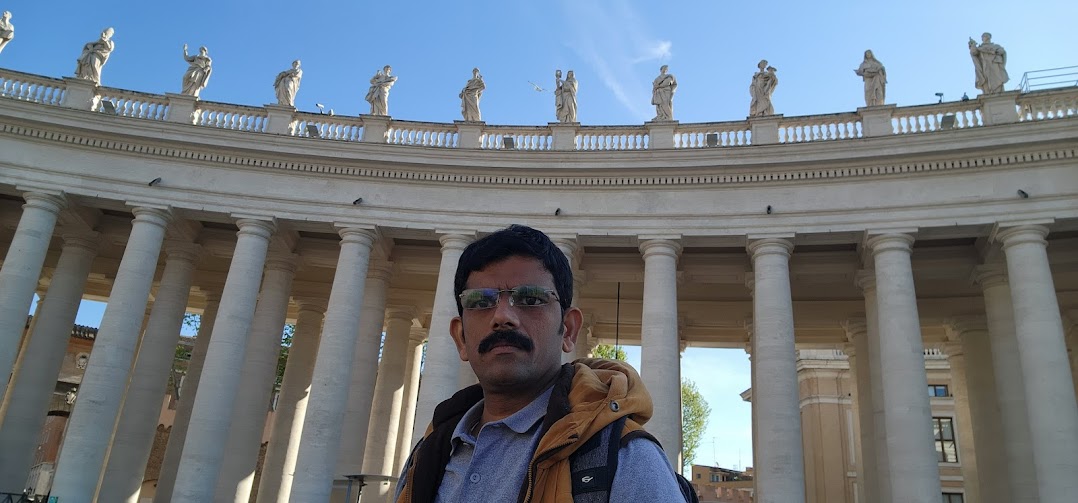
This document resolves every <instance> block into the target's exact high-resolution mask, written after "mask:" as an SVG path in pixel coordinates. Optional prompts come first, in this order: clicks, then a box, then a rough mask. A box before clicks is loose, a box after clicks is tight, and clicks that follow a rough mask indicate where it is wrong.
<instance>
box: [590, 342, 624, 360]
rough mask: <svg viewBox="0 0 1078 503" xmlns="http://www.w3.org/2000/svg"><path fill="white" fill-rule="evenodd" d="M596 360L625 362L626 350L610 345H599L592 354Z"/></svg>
mask: <svg viewBox="0 0 1078 503" xmlns="http://www.w3.org/2000/svg"><path fill="white" fill-rule="evenodd" d="M591 354H592V355H594V356H595V357H596V358H606V359H608V360H621V361H625V358H626V356H625V350H624V349H621V348H620V347H617V348H615V347H614V346H611V345H609V344H599V345H598V346H595V349H594V350H592V352H591Z"/></svg>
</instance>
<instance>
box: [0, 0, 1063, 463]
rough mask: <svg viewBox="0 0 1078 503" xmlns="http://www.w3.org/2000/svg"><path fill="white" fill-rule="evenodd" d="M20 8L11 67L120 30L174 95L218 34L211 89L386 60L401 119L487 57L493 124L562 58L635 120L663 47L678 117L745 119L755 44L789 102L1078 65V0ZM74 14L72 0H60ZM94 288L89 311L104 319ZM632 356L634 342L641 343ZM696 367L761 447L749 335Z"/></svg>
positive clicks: (364, 69)
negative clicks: (188, 51)
mask: <svg viewBox="0 0 1078 503" xmlns="http://www.w3.org/2000/svg"><path fill="white" fill-rule="evenodd" d="M0 9H5V10H10V11H11V12H12V14H13V17H12V22H13V24H14V25H15V28H16V38H15V40H14V41H12V43H11V44H10V45H8V47H7V48H6V49H4V52H3V53H2V54H0V67H4V68H9V69H13V70H19V71H23V72H29V73H37V74H42V75H47V76H52V77H61V76H69V75H71V74H72V73H73V71H74V67H75V58H76V57H77V56H78V54H79V52H80V50H81V47H82V45H83V44H85V43H86V42H89V41H91V40H94V39H96V38H97V36H98V34H99V33H100V32H101V30H103V29H104V28H105V27H108V26H112V27H114V28H115V29H116V35H115V37H114V40H115V41H116V50H115V52H114V53H113V54H112V57H111V59H110V60H109V62H108V64H107V65H106V67H105V69H104V72H103V78H102V81H103V82H102V83H103V84H104V85H106V86H109V87H119V88H124V89H133V90H138V91H143V92H150V93H156V94H162V93H165V92H178V91H179V88H180V78H181V75H182V74H183V71H184V70H185V69H186V67H187V65H186V63H185V62H184V61H183V60H182V59H181V56H180V51H181V47H182V46H183V44H185V43H186V44H189V45H190V46H191V48H192V50H197V48H198V47H199V46H201V45H205V46H207V47H208V48H209V53H210V56H211V57H212V58H213V65H214V66H213V68H214V72H213V76H212V77H211V79H210V82H209V86H208V87H207V88H206V89H205V90H204V91H203V93H202V99H205V100H210V101H219V102H228V103H238V104H246V105H262V104H266V103H271V102H273V101H274V94H273V89H272V82H273V79H274V76H275V75H276V74H277V72H279V71H281V70H284V69H286V68H288V67H289V65H290V64H291V62H292V60H294V59H297V58H298V59H301V60H302V61H303V69H304V78H303V82H302V86H301V88H300V91H299V95H298V98H297V100H296V104H297V107H298V108H300V109H301V110H306V111H315V110H316V108H315V103H323V104H325V105H326V107H327V108H333V109H334V110H335V111H336V113H337V114H341V115H356V114H358V113H361V112H362V113H365V112H366V111H367V109H368V108H367V107H368V106H367V104H366V103H365V102H364V101H363V96H364V95H365V94H366V91H367V87H368V85H369V84H368V81H369V79H370V77H371V76H372V75H373V74H374V72H375V71H377V70H378V69H379V68H381V67H382V66H383V65H386V64H390V65H392V66H393V70H394V74H395V75H397V76H398V77H399V80H398V81H397V84H396V86H395V87H394V88H393V90H392V92H391V94H390V101H389V111H390V114H391V115H392V116H393V117H394V118H397V119H408V120H418V121H434V122H450V121H453V120H457V119H460V108H459V107H460V102H459V99H458V98H457V93H458V92H459V91H460V89H461V87H463V86H464V83H465V82H466V81H467V79H468V78H469V77H470V71H471V68H472V67H475V66H478V67H479V68H480V69H481V71H482V73H483V75H484V77H485V79H486V85H487V90H486V93H485V94H484V95H483V100H482V104H481V106H482V111H483V118H484V119H485V120H486V122H487V123H490V124H525V125H540V124H546V123H547V122H551V121H553V120H554V107H553V102H554V98H553V95H552V94H551V93H550V92H549V91H546V92H537V91H535V90H534V88H533V87H532V85H531V84H529V81H530V82H535V83H536V84H538V85H539V86H541V87H545V88H549V87H551V86H552V84H553V78H554V77H553V74H554V70H555V69H558V68H560V69H562V70H569V69H572V70H575V73H576V77H577V79H578V81H579V82H580V91H579V95H578V99H579V119H580V121H581V123H583V124H584V125H592V124H595V125H598V124H641V123H643V122H644V121H646V120H649V119H650V118H651V117H652V116H653V115H654V109H653V107H651V106H650V104H649V102H650V92H651V91H650V90H651V81H652V79H653V78H654V77H655V76H656V75H657V74H658V68H659V66H660V65H662V64H669V65H670V71H671V73H673V74H674V75H675V76H676V77H677V79H678V82H679V87H678V90H677V94H676V95H675V97H674V117H675V119H678V120H680V121H681V122H713V121H732V120H742V119H744V118H745V116H746V115H747V113H748V106H749V94H748V85H749V81H750V79H751V76H752V73H753V72H754V71H755V69H756V63H757V62H758V61H759V60H760V59H767V60H768V61H769V62H770V64H771V65H772V66H774V67H776V68H777V69H778V77H779V85H778V88H777V90H776V91H775V94H774V105H775V110H776V113H780V114H784V115H786V116H795V115H812V114H825V113H838V112H847V111H853V110H855V109H856V108H857V107H859V106H863V105H864V101H863V86H862V83H861V80H860V78H858V77H857V76H856V75H854V74H853V69H854V68H857V66H858V65H859V64H860V62H861V59H862V55H863V52H864V50H865V49H872V50H873V52H874V53H875V55H876V57H877V58H878V59H879V60H880V61H881V62H883V64H884V65H885V66H886V67H887V73H888V79H889V84H888V88H887V102H888V103H896V104H898V105H899V106H907V105H918V104H925V103H932V102H935V101H936V100H937V98H936V96H935V93H937V92H942V93H944V96H945V99H946V100H949V101H950V100H957V99H959V98H960V97H961V96H962V93H964V92H965V93H969V95H970V96H971V97H975V96H976V95H977V91H976V89H975V88H974V86H973V78H974V76H973V66H972V63H971V61H970V57H969V53H968V51H967V48H966V40H967V39H968V38H969V37H974V38H975V39H978V40H979V39H980V34H981V33H982V32H984V31H990V32H992V34H993V40H994V41H995V42H996V43H998V44H1001V45H1002V46H1004V47H1005V48H1006V49H1007V52H1008V71H1009V73H1010V75H1011V82H1010V83H1008V84H1007V86H1006V88H1007V89H1014V88H1016V87H1017V85H1018V83H1019V80H1020V79H1021V77H1022V74H1023V73H1024V72H1027V71H1032V70H1041V69H1048V68H1055V67H1061V66H1070V65H1078V56H1076V55H1075V53H1074V48H1075V47H1078V30H1074V29H1069V28H1067V25H1068V23H1070V22H1071V21H1072V20H1073V19H1075V18H1076V17H1078V2H1074V1H1073V0H1068V1H1063V0H1060V1H1048V0H1040V1H1039V0H1030V1H1026V2H1022V3H1015V2H1013V1H1007V2H1004V1H980V2H970V1H950V2H940V1H938V0H937V1H923V0H907V1H893V2H874V1H827V0H823V1H818V2H805V1H797V2H788V1H779V2H724V1H714V0H711V1H692V2H666V3H663V4H662V5H661V6H659V4H658V3H657V2H646V1H641V0H609V1H597V0H553V1H546V2H505V1H471V2H355V1H326V0H312V1H308V2H283V1H278V0H242V1H240V0H231V1H230V0H224V1H218V2H204V1H197V0H190V1H187V2H152V1H131V0H128V1H116V0H95V1H94V2H92V3H90V4H77V3H76V2H44V1H41V0H20V1H8V2H3V3H0ZM60 13H62V15H60ZM100 313H101V309H100V307H97V308H93V309H89V308H88V309H84V312H83V313H80V318H79V323H81V324H87V325H94V326H96V325H97V322H98V321H99V320H100ZM629 355H630V361H633V362H635V363H637V364H638V363H639V351H638V350H636V349H634V348H629ZM682 368H683V374H684V375H685V376H686V377H689V378H691V379H693V380H695V381H696V382H697V384H698V385H699V386H700V388H701V389H702V391H703V392H704V394H705V397H706V398H707V400H708V402H709V403H710V404H711V407H712V410H713V411H714V412H713V415H712V417H711V422H710V426H709V430H708V432H707V433H706V434H705V438H704V441H703V445H702V446H701V448H700V452H699V456H698V458H697V461H698V462H702V463H717V464H719V465H721V466H724V467H734V466H736V465H738V464H739V459H740V460H741V461H740V464H741V466H744V465H751V459H752V456H751V434H750V430H751V427H750V419H749V417H750V414H749V406H748V404H746V403H743V402H741V399H740V397H738V396H737V395H738V393H740V392H741V391H742V390H744V389H745V388H747V387H748V386H749V369H748V359H747V357H746V355H745V353H744V351H742V350H740V349H736V350H705V349H695V348H690V349H689V350H688V351H686V353H685V356H684V358H683V360H682Z"/></svg>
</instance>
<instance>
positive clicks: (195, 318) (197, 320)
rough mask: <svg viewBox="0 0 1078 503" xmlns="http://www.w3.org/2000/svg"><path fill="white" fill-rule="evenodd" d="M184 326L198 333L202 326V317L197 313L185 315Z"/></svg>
mask: <svg viewBox="0 0 1078 503" xmlns="http://www.w3.org/2000/svg"><path fill="white" fill-rule="evenodd" d="M183 326H185V327H187V328H190V329H191V330H194V331H195V332H198V328H199V327H201V326H202V315H201V314H195V313H183Z"/></svg>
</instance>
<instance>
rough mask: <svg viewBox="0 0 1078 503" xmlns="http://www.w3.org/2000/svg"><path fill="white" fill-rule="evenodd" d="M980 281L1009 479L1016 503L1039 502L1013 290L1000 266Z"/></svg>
mask: <svg viewBox="0 0 1078 503" xmlns="http://www.w3.org/2000/svg"><path fill="white" fill-rule="evenodd" d="M976 280H977V282H978V283H979V284H980V285H981V291H982V292H983V294H984V311H985V315H986V318H987V322H988V338H989V341H990V346H991V353H992V354H991V357H992V370H993V373H994V374H995V377H996V381H995V382H996V399H997V402H998V403H999V418H1000V424H1001V427H1002V428H1003V452H1004V454H1005V456H1006V467H1007V480H1008V483H1009V485H1010V488H1011V492H1010V499H1009V500H1008V501H1010V502H1014V503H1037V502H1039V501H1040V500H1039V498H1038V495H1037V470H1036V468H1035V467H1034V466H1033V441H1032V440H1031V439H1030V431H1029V417H1028V416H1027V415H1026V396H1025V393H1026V391H1025V390H1026V388H1025V385H1024V383H1023V378H1022V370H1021V368H1020V367H1019V364H1018V338H1017V337H1015V333H1014V310H1013V309H1012V308H1011V287H1010V286H1009V285H1008V284H1007V276H1006V273H1005V272H1004V269H1003V267H1002V266H1000V265H989V266H982V267H979V268H977V270H976Z"/></svg>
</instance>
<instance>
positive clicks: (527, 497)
mask: <svg viewBox="0 0 1078 503" xmlns="http://www.w3.org/2000/svg"><path fill="white" fill-rule="evenodd" d="M577 440H579V438H574V439H570V440H569V441H568V442H566V443H564V444H561V445H559V446H557V447H552V448H550V449H549V450H548V451H546V452H544V453H542V454H540V455H539V456H538V457H536V458H535V461H532V463H531V464H530V465H528V477H527V479H528V491H527V492H526V493H525V494H524V500H523V501H522V502H521V503H529V502H530V501H531V500H532V493H533V492H535V491H534V489H535V471H536V469H537V468H538V466H539V463H541V462H542V461H543V460H545V459H547V458H549V457H551V456H553V455H554V453H555V452H558V451H560V450H562V449H564V448H566V447H568V446H570V445H573V444H574V443H576V441H577Z"/></svg>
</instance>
